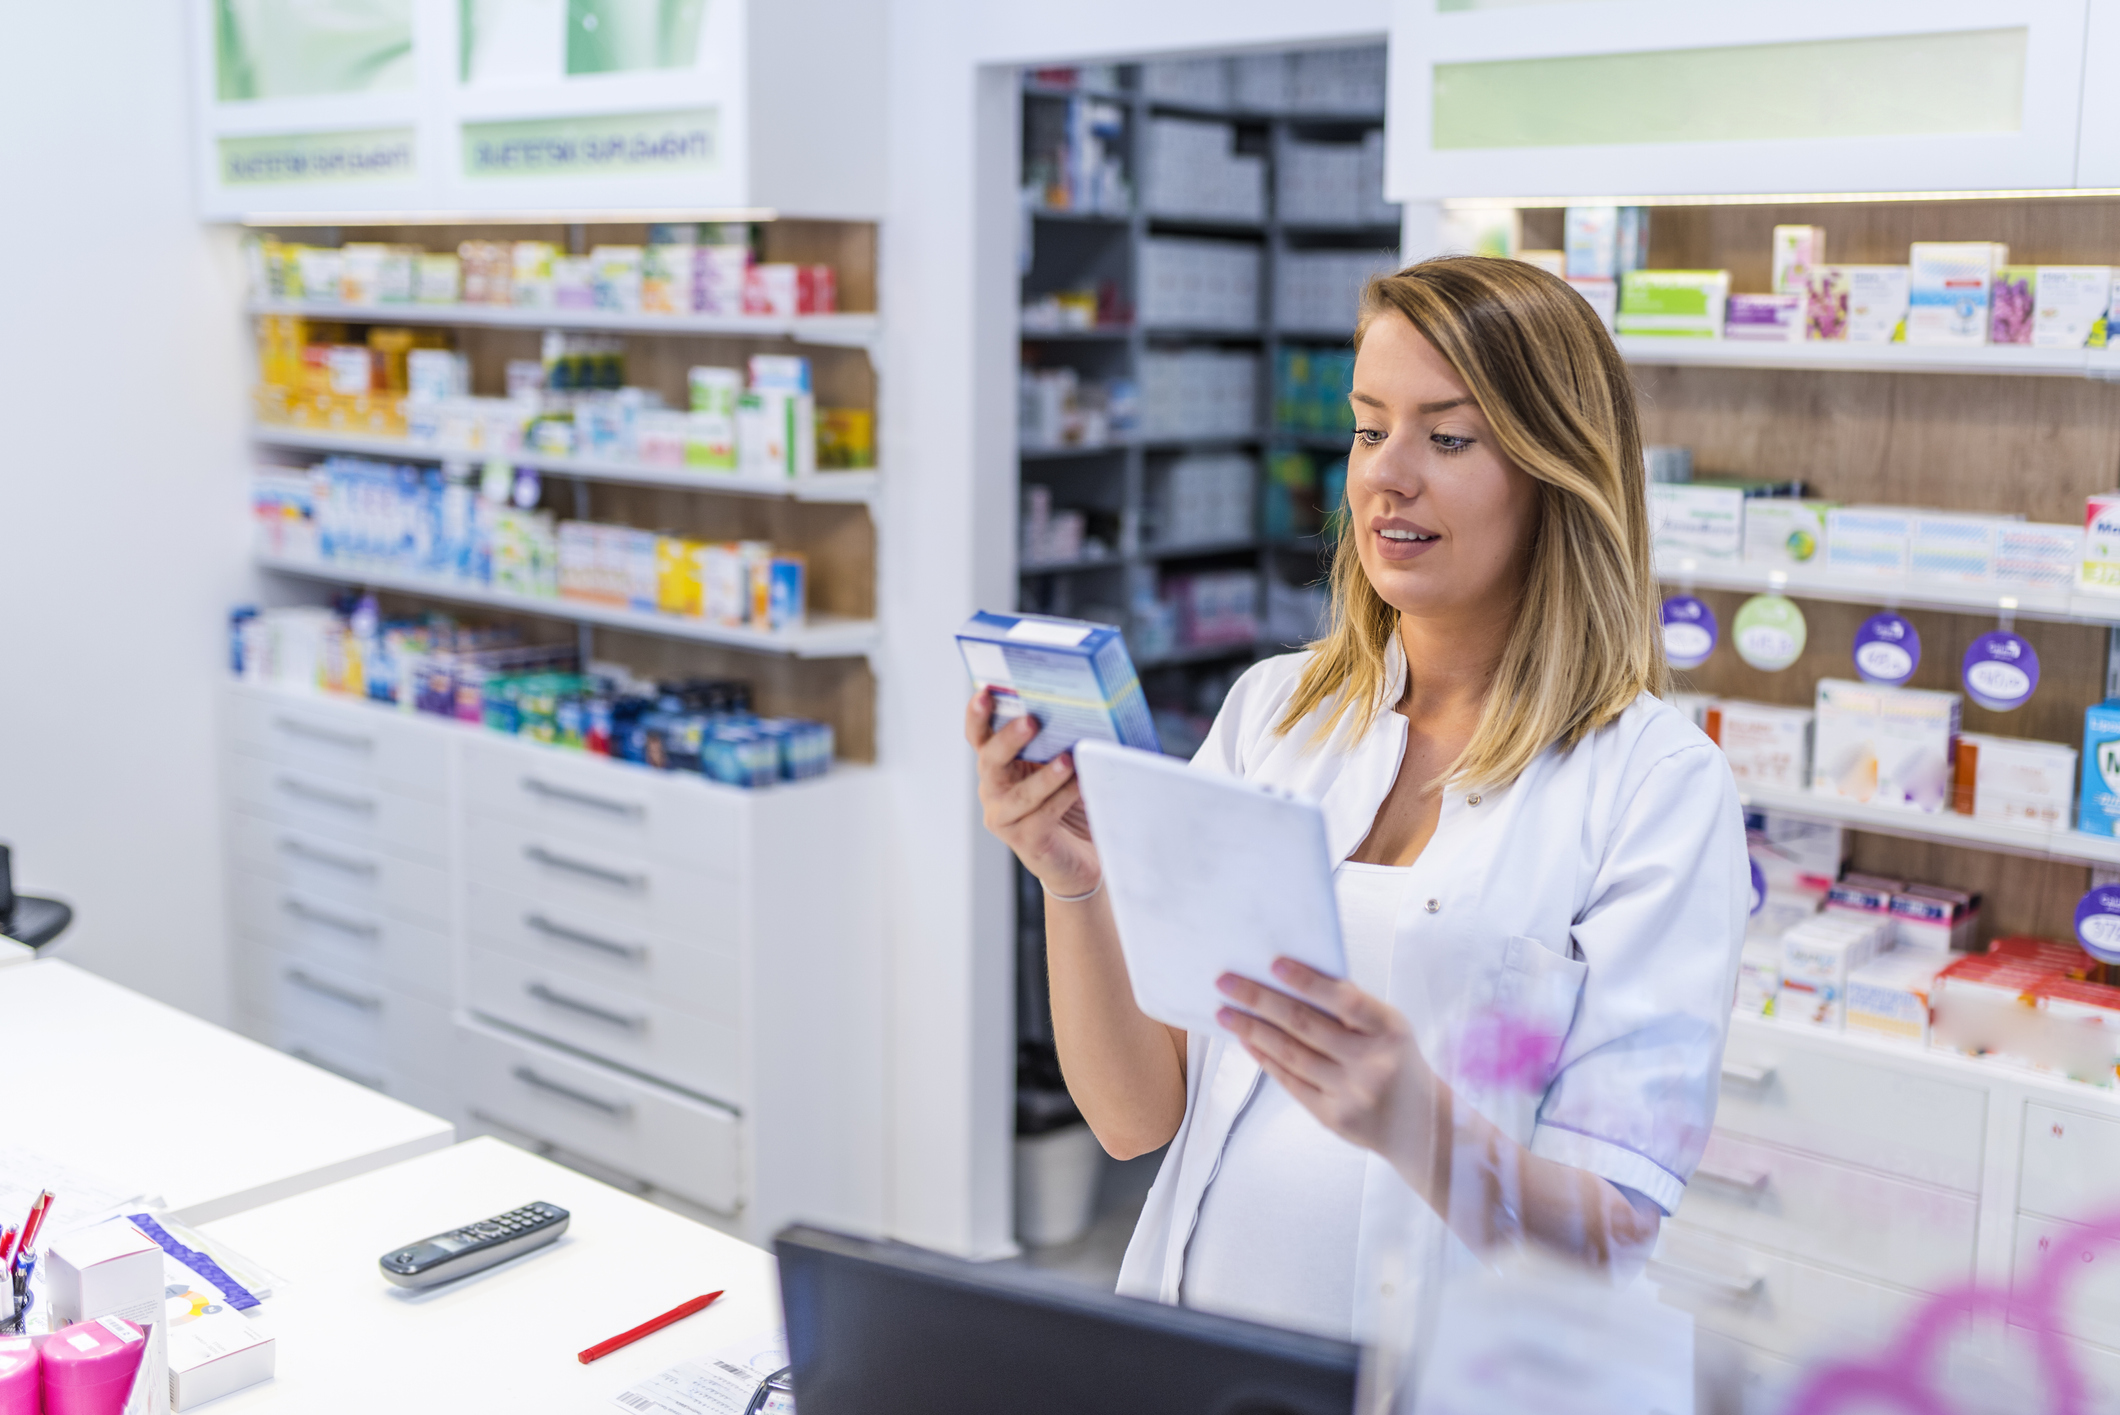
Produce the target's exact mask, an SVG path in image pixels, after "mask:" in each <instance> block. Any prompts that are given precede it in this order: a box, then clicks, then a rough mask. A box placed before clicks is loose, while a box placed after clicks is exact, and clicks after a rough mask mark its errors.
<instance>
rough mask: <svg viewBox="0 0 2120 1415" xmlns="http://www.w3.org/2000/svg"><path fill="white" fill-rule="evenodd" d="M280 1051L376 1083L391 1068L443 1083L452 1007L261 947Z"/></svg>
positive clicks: (384, 1083) (383, 1081) (380, 1084)
mask: <svg viewBox="0 0 2120 1415" xmlns="http://www.w3.org/2000/svg"><path fill="white" fill-rule="evenodd" d="M266 952H267V953H268V954H269V964H268V966H269V967H270V969H271V973H272V976H271V984H270V985H271V997H272V1002H273V1020H274V1024H275V1027H276V1038H277V1041H278V1044H279V1046H280V1049H281V1050H282V1051H287V1052H291V1053H293V1054H294V1055H296V1056H306V1057H308V1058H309V1059H312V1060H320V1064H325V1065H326V1068H327V1069H330V1070H339V1071H342V1072H344V1073H345V1074H347V1075H350V1076H353V1077H354V1079H356V1080H360V1081H361V1082H362V1083H363V1084H368V1085H374V1086H376V1089H378V1090H388V1089H390V1087H389V1084H388V1078H389V1077H391V1076H393V1075H398V1076H405V1077H410V1078H414V1079H416V1080H419V1081H421V1082H424V1083H426V1084H428V1085H440V1084H442V1083H443V1082H445V1081H446V1080H447V1078H448V1076H449V1062H450V1055H451V1042H450V1025H451V1024H450V1021H449V1009H447V1008H446V1007H443V1006H441V1005H439V1004H437V1003H432V1002H428V1001H427V1000H425V999H424V998H416V997H410V996H408V995H406V994H404V993H401V992H398V991H396V990H395V989H393V988H388V987H379V986H377V985H375V984H373V983H364V982H362V981H361V980H360V979H358V978H354V977H349V976H348V975H346V974H344V973H341V972H338V971H337V970H335V969H330V968H323V967H319V966H318V965H317V964H315V963H311V962H308V961H306V960H303V959H298V958H290V957H288V956H287V955H286V954H283V953H280V952H278V950H266Z"/></svg>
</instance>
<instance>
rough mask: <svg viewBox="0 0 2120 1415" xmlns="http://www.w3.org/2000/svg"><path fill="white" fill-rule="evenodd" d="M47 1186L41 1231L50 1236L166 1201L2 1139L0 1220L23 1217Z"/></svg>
mask: <svg viewBox="0 0 2120 1415" xmlns="http://www.w3.org/2000/svg"><path fill="white" fill-rule="evenodd" d="M45 1189H49V1190H51V1191H52V1196H53V1197H52V1206H51V1212H50V1213H49V1214H47V1215H46V1216H45V1220H44V1228H43V1231H42V1232H41V1233H40V1235H39V1238H40V1240H41V1241H44V1242H49V1241H50V1240H52V1239H54V1238H62V1237H64V1236H65V1235H67V1234H69V1233H71V1232H73V1231H74V1230H75V1229H77V1228H86V1227H87V1226H88V1225H89V1224H92V1223H101V1222H102V1221H103V1220H104V1219H107V1218H115V1217H116V1216H117V1215H118V1213H119V1212H120V1211H121V1210H130V1209H137V1208H153V1207H159V1206H160V1205H159V1201H155V1202H152V1203H150V1202H148V1196H146V1195H145V1194H143V1193H142V1191H141V1190H140V1189H139V1188H137V1187H132V1186H128V1185H127V1184H126V1183H125V1182H124V1181H122V1180H117V1179H111V1178H108V1177H106V1176H103V1175H96V1174H88V1173H86V1172H84V1171H82V1170H79V1169H76V1168H74V1167H73V1166H72V1165H70V1164H64V1163H62V1162H60V1161H58V1160H55V1159H52V1158H50V1157H49V1156H47V1155H42V1154H39V1153H37V1152H36V1151H35V1150H32V1149H28V1148H26V1147H25V1146H22V1145H17V1144H12V1143H9V1144H0V1224H15V1223H20V1222H22V1219H23V1217H24V1216H25V1215H26V1214H28V1213H29V1206H30V1205H31V1204H32V1203H34V1202H36V1198H37V1195H38V1193H39V1192H40V1191H42V1190H45Z"/></svg>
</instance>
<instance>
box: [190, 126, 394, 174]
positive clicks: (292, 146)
mask: <svg viewBox="0 0 2120 1415" xmlns="http://www.w3.org/2000/svg"><path fill="white" fill-rule="evenodd" d="M219 146H220V157H221V185H223V186H225V187H276V186H287V185H290V184H292V183H297V182H376V181H398V182H402V181H407V180H410V178H411V177H412V175H413V152H412V129H410V128H370V129H368V130H366V131H364V132H353V133H281V134H275V135H272V136H258V137H240V138H222V139H221V140H220V145H219Z"/></svg>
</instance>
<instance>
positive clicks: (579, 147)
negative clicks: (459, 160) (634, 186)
mask: <svg viewBox="0 0 2120 1415" xmlns="http://www.w3.org/2000/svg"><path fill="white" fill-rule="evenodd" d="M717 119H718V114H717V112H716V110H714V109H712V108H689V109H683V110H679V111H676V112H670V113H612V114H599V115H596V116H593V117H583V118H531V119H524V120H518V121H514V122H507V123H466V124H465V125H464V175H465V176H466V177H597V176H624V177H646V176H658V175H661V174H663V173H669V172H711V171H713V170H714V169H715V168H716V167H717V166H718V165H719V164H720V143H719V141H718V138H719V132H720V124H719V122H718V121H717Z"/></svg>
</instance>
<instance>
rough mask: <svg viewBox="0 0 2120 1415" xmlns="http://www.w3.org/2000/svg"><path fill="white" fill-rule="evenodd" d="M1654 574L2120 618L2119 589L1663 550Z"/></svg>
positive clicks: (1862, 600) (1837, 597) (1916, 605)
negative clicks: (2081, 590) (2091, 591)
mask: <svg viewBox="0 0 2120 1415" xmlns="http://www.w3.org/2000/svg"><path fill="white" fill-rule="evenodd" d="M1656 578H1657V579H1659V580H1661V581H1663V582H1664V583H1666V584H1676V585H1686V584H1690V585H1692V586H1693V587H1694V588H1695V589H1710V590H1740V591H1744V590H1750V591H1753V592H1755V593H1765V592H1767V591H1770V590H1773V591H1778V592H1779V593H1782V594H1785V595H1788V596H1790V597H1791V598H1793V599H1824V600H1833V601H1836V602H1838V603H1841V604H1876V605H1890V606H1892V607H1894V608H1899V609H1934V610H1941V611H1943V612H1945V613H1949V614H2000V613H2003V612H2004V609H2003V605H2002V600H2003V599H2004V598H2012V599H2014V600H2015V601H2016V603H2015V605H2014V606H2013V607H2012V608H2010V609H2009V610H2008V612H2009V613H2012V614H2015V615H2016V616H2017V617H2018V618H2019V619H2036V620H2041V621H2044V622H2047V623H2054V624H2105V625H2115V624H2120V595H2115V596H2105V595H2085V594H2070V593H2065V592H2063V591H2060V590H2033V589H2016V590H2013V589H2009V588H2007V587H2005V586H1999V585H1969V584H1962V583H1958V582H1955V581H1951V580H1936V579H1927V578H1923V577H1920V576H1915V575H1833V574H1829V573H1827V572H1826V571H1824V570H1809V569H1805V568H1803V567H1800V566H1799V567H1796V568H1793V569H1788V570H1783V569H1780V568H1779V567H1774V566H1767V565H1755V564H1750V563H1748V562H1746V561H1742V560H1693V561H1690V562H1688V561H1685V560H1683V559H1681V558H1680V557H1677V556H1673V555H1669V554H1664V555H1659V556H1657V558H1656Z"/></svg>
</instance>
